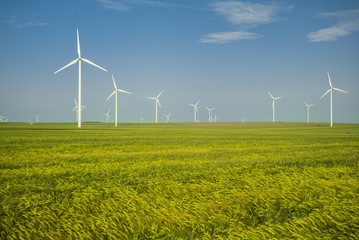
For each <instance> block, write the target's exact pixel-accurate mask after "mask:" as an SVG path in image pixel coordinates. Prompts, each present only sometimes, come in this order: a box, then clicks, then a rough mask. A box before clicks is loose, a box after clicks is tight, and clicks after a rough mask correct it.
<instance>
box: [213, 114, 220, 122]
mask: <svg viewBox="0 0 359 240" xmlns="http://www.w3.org/2000/svg"><path fill="white" fill-rule="evenodd" d="M213 120H214V122H217V120H219V118H217V114H214V118H213Z"/></svg>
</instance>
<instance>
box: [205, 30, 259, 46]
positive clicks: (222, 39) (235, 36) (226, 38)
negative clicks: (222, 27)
mask: <svg viewBox="0 0 359 240" xmlns="http://www.w3.org/2000/svg"><path fill="white" fill-rule="evenodd" d="M259 37H260V36H259V35H258V34H256V33H250V32H240V31H238V32H219V33H211V34H208V35H206V36H205V37H204V38H202V39H200V40H199V41H200V42H201V43H217V44H222V43H228V42H232V41H237V40H242V39H247V40H250V39H257V38H259Z"/></svg>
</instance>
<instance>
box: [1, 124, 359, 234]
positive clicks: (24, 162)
mask: <svg viewBox="0 0 359 240" xmlns="http://www.w3.org/2000/svg"><path fill="white" fill-rule="evenodd" d="M0 149H1V151H0V191H1V192H0V204H1V213H0V216H1V217H0V221H1V223H0V224H1V225H0V238H2V239H276V238H277V239H357V236H359V167H358V161H359V125H358V124H336V125H335V127H334V128H330V127H328V125H327V124H318V123H312V124H304V123H212V124H209V123H197V124H193V123H168V124H164V123H161V124H151V123H143V124H139V123H138V124H135V123H133V124H131V123H128V124H126V123H122V124H119V127H118V128H116V129H115V128H114V127H113V125H112V124H111V125H110V124H105V123H85V124H83V128H82V129H77V128H76V126H75V124H73V123H39V124H34V125H33V126H30V125H28V124H25V123H23V124H22V123H8V124H2V125H0Z"/></svg>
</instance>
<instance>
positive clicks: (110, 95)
mask: <svg viewBox="0 0 359 240" xmlns="http://www.w3.org/2000/svg"><path fill="white" fill-rule="evenodd" d="M115 92H116V90H115V91H113V93H111V95H110V96H108V98H107V99H106V101H107V100H109V99H110V97H112V95H114V94H115Z"/></svg>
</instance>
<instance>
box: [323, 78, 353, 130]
mask: <svg viewBox="0 0 359 240" xmlns="http://www.w3.org/2000/svg"><path fill="white" fill-rule="evenodd" d="M327 74H328V79H329V86H330V88H329V90H328V91H327V92H326V93H324V94H323V96H321V97H320V99H322V98H323V97H324V96H325V95H327V94H328V92H330V126H331V127H333V90H337V91H340V92H343V93H348V92H346V91H344V90H341V89H339V88H334V87H333V85H332V82H331V81H330V76H329V73H328V72H327Z"/></svg>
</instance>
